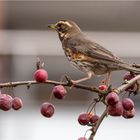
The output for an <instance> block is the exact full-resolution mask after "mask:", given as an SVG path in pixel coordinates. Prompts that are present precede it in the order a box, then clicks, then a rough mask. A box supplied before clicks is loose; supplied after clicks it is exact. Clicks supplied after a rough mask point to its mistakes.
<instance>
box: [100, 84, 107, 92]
mask: <svg viewBox="0 0 140 140" xmlns="http://www.w3.org/2000/svg"><path fill="white" fill-rule="evenodd" d="M107 89H108V87H107V85H100V86H99V90H101V91H106V90H107Z"/></svg>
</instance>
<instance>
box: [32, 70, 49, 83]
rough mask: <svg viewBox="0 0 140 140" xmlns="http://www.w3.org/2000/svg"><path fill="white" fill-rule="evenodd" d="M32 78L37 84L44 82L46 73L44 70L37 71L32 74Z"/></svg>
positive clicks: (46, 76)
mask: <svg viewBox="0 0 140 140" xmlns="http://www.w3.org/2000/svg"><path fill="white" fill-rule="evenodd" d="M34 78H35V80H36V81H37V82H40V83H41V82H45V81H46V80H47V79H48V73H47V71H46V70H44V69H38V70H37V71H36V72H35V73H34Z"/></svg>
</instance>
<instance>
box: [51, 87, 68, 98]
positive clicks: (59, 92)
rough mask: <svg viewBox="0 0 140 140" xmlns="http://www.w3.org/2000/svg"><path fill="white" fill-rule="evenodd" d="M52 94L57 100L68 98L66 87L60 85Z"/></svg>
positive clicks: (54, 88)
mask: <svg viewBox="0 0 140 140" xmlns="http://www.w3.org/2000/svg"><path fill="white" fill-rule="evenodd" d="M52 93H53V95H54V96H55V98H57V99H63V98H64V97H65V96H66V94H67V91H66V89H65V88H64V86H62V85H58V86H55V87H53V90H52Z"/></svg>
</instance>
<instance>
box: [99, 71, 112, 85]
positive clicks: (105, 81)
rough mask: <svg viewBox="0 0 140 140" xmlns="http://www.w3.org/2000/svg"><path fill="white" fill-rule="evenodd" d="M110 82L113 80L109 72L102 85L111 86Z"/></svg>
mask: <svg viewBox="0 0 140 140" xmlns="http://www.w3.org/2000/svg"><path fill="white" fill-rule="evenodd" d="M110 80H111V72H108V73H107V76H106V78H105V79H104V80H102V81H101V83H102V84H105V85H107V86H109V84H110Z"/></svg>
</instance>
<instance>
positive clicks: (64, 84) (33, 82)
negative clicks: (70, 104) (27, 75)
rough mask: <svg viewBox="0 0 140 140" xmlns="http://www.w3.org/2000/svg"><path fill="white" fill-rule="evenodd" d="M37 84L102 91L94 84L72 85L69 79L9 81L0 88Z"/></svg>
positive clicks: (0, 85) (1, 84)
mask: <svg viewBox="0 0 140 140" xmlns="http://www.w3.org/2000/svg"><path fill="white" fill-rule="evenodd" d="M35 84H50V85H63V86H66V87H75V88H79V89H84V90H89V91H92V92H95V93H100V91H99V90H98V89H97V88H96V87H93V86H87V85H82V84H75V85H72V84H71V83H70V82H69V81H68V82H57V81H52V80H47V81H46V82H43V83H39V82H36V81H18V82H7V83H0V88H5V87H17V86H21V85H26V86H31V85H35Z"/></svg>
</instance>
